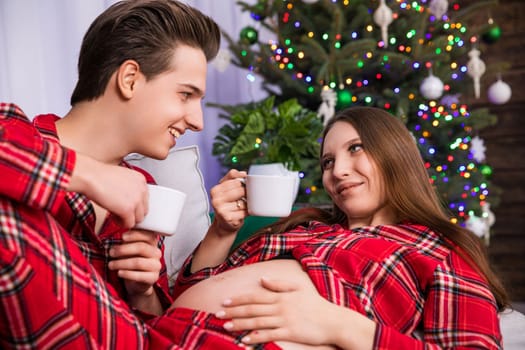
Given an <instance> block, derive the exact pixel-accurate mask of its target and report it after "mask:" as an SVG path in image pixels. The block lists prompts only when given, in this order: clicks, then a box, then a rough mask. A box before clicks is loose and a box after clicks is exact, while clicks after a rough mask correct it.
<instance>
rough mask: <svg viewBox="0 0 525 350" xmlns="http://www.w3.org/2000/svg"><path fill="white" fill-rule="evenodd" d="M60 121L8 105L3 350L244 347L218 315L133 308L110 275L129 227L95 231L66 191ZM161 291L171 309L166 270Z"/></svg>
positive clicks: (1, 164)
mask: <svg viewBox="0 0 525 350" xmlns="http://www.w3.org/2000/svg"><path fill="white" fill-rule="evenodd" d="M57 118H58V117H57V116H54V115H42V116H38V117H37V118H35V120H34V121H33V123H31V122H30V121H29V120H28V119H27V117H26V116H25V115H24V114H23V112H22V111H21V110H20V109H19V108H18V107H17V106H15V105H13V104H4V103H0V348H3V349H149V348H151V349H218V348H220V349H238V348H239V346H238V345H236V339H237V338H238V337H239V335H235V334H229V333H228V332H226V331H225V330H224V329H223V328H222V323H223V322H224V321H220V320H218V319H215V318H214V317H212V316H211V315H207V314H205V313H202V312H198V311H191V310H179V309H169V310H167V311H166V313H165V314H163V315H162V316H160V317H155V316H153V315H148V314H145V313H141V312H139V311H138V310H132V309H130V307H129V306H128V305H127V304H126V303H125V301H124V296H125V291H124V288H123V285H122V281H121V280H120V279H119V278H118V276H117V275H116V273H115V272H114V271H109V269H108V268H107V263H108V262H109V259H110V258H109V254H108V252H109V249H110V248H111V247H112V246H113V245H115V244H119V243H120V242H121V234H122V233H123V230H122V229H121V228H120V227H119V226H118V225H117V224H116V222H115V221H114V220H113V218H112V217H111V215H110V216H109V217H108V218H106V221H105V223H104V225H103V227H102V230H101V232H100V233H99V234H98V235H97V234H95V233H94V221H95V218H94V212H93V210H92V207H91V205H90V204H89V201H88V200H87V198H86V197H85V196H83V195H80V194H78V193H71V192H66V191H65V188H66V186H67V185H68V183H69V181H70V177H71V174H72V171H73V168H74V164H75V153H74V152H73V151H71V150H68V149H67V148H64V147H62V146H61V145H60V144H59V142H58V139H57V135H56V129H55V126H54V124H55V121H56V120H57ZM123 165H125V164H123ZM145 176H146V178H147V179H148V180H149V181H151V180H152V179H151V178H150V177H148V175H147V174H145ZM159 245H162V241H159ZM162 261H163V262H164V260H162ZM155 287H156V290H157V294H158V295H159V297H160V299H161V302H163V305H164V306H165V308H166V309H167V308H168V306H169V305H170V304H171V298H170V297H169V295H168V294H167V290H168V283H167V277H166V273H165V268H163V269H162V271H161V276H160V278H159V282H158V283H157V285H156V286H155ZM237 343H238V341H237ZM271 348H272V347H269V349H271Z"/></svg>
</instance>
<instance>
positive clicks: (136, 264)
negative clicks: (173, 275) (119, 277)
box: [108, 258, 162, 273]
mask: <svg viewBox="0 0 525 350" xmlns="http://www.w3.org/2000/svg"><path fill="white" fill-rule="evenodd" d="M108 268H109V269H110V270H134V271H153V272H155V273H159V271H160V270H161V268H162V264H161V263H160V260H158V259H149V258H129V259H116V260H111V261H110V262H109V263H108Z"/></svg>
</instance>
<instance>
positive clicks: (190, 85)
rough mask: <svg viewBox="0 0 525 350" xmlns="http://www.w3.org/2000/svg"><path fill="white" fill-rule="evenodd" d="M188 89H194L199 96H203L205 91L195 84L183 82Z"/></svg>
mask: <svg viewBox="0 0 525 350" xmlns="http://www.w3.org/2000/svg"><path fill="white" fill-rule="evenodd" d="M180 85H182V86H184V87H186V88H188V89H191V90H193V93H194V94H196V95H198V96H201V97H204V91H202V90H201V89H199V88H198V87H196V86H195V85H193V84H186V83H183V84H180Z"/></svg>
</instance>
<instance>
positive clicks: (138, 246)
mask: <svg viewBox="0 0 525 350" xmlns="http://www.w3.org/2000/svg"><path fill="white" fill-rule="evenodd" d="M109 255H110V256H111V257H112V258H115V259H120V258H126V257H143V258H148V259H153V260H160V258H161V257H162V252H161V251H160V249H159V248H158V247H157V246H156V245H151V244H149V243H146V242H131V243H124V244H120V245H115V246H114V247H112V248H111V250H110V251H109Z"/></svg>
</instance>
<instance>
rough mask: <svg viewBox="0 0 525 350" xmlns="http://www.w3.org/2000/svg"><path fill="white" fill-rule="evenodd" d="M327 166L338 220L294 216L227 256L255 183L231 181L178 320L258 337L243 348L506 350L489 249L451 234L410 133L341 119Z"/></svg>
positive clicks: (326, 142)
mask: <svg viewBox="0 0 525 350" xmlns="http://www.w3.org/2000/svg"><path fill="white" fill-rule="evenodd" d="M320 162H321V167H322V171H323V185H324V187H325V189H326V191H327V193H328V194H329V195H330V197H331V198H332V200H333V204H334V208H333V211H332V212H331V213H328V212H325V211H322V210H317V209H308V210H303V211H299V212H296V213H295V214H294V215H292V216H291V217H290V218H288V219H286V220H281V221H280V222H278V223H277V224H276V225H274V226H272V227H269V228H268V229H266V230H263V232H261V233H260V234H259V235H257V236H255V237H253V238H251V239H249V240H248V241H246V242H244V243H243V244H241V245H240V246H239V247H238V248H237V249H236V250H235V251H233V253H232V254H231V255H229V256H228V249H229V248H230V245H231V243H232V241H233V239H234V237H235V233H236V232H237V230H238V228H239V225H240V224H241V223H242V219H243V218H244V217H245V215H246V211H245V208H244V207H242V206H241V208H238V207H239V205H237V203H241V202H238V200H239V199H240V198H242V197H243V196H244V195H245V192H244V188H243V187H242V184H241V182H240V181H238V178H239V177H242V176H244V174H240V173H238V172H235V171H232V172H230V173H229V174H228V175H227V176H226V177H225V178H224V179H223V181H222V183H221V184H220V186H218V187H216V188H214V189H213V190H212V193H211V194H212V197H213V200H212V203H213V205H214V207H215V208H216V210H217V215H218V217H219V219H218V220H217V221H216V222H215V223H214V224H213V225H215V230H212V232H213V233H210V234H208V235H207V236H206V237H205V238H204V240H203V241H202V242H201V245H200V246H199V247H198V248H197V249H196V251H195V253H194V254H193V255H192V256H191V257H190V258H189V259H188V260H187V262H186V266H185V267H183V269H182V271H184V273H183V274H182V275H179V277H178V281H177V284H176V290H175V293H176V294H179V297H178V298H177V299H176V301H175V303H174V305H173V306H175V307H186V308H193V309H198V310H203V311H207V312H210V313H214V314H215V316H216V317H217V318H220V319H224V320H228V321H227V322H225V323H224V328H225V329H227V330H230V331H232V332H238V331H249V332H248V333H244V334H245V336H244V337H243V338H242V341H243V342H244V343H245V344H256V343H264V342H269V341H275V344H277V345H279V346H281V347H283V348H290V349H292V348H295V347H297V346H299V345H305V346H306V345H307V346H335V347H338V348H344V349H372V348H374V349H383V348H396V349H412V348H423V347H427V346H428V347H430V348H469V347H477V348H487V349H497V348H500V347H501V334H500V330H499V324H498V317H497V312H498V310H499V309H501V308H503V307H504V306H506V305H507V303H508V301H507V297H506V294H505V291H504V289H503V288H502V286H501V284H500V282H499V281H498V279H497V278H496V276H495V275H494V274H493V272H491V270H490V267H489V265H488V262H487V259H486V257H485V255H484V253H483V247H482V245H481V243H480V241H479V240H478V239H477V238H476V237H475V235H473V234H472V233H470V232H469V231H467V230H465V229H463V228H462V227H460V226H457V225H455V224H452V223H451V222H450V221H449V219H448V217H447V215H446V213H445V212H444V210H443V208H442V207H441V205H440V202H439V200H438V198H437V196H436V193H435V192H434V189H433V188H432V186H431V185H430V182H429V181H428V174H427V172H426V170H425V167H424V164H423V161H422V159H421V156H420V154H419V151H418V149H417V146H416V144H415V142H414V140H413V138H412V136H411V134H410V133H409V132H408V130H407V129H406V128H405V126H404V125H403V124H402V123H401V122H400V121H399V120H397V119H396V118H394V117H393V116H391V115H390V114H389V113H387V112H385V111H383V110H380V109H376V108H370V107H356V108H350V109H347V110H345V111H342V112H340V113H339V114H338V115H336V116H335V117H334V118H333V119H332V120H331V121H330V122H329V123H328V125H327V127H326V129H325V132H324V137H323V143H322V146H321V161H320ZM199 281H201V282H200V283H198V284H197V282H199ZM190 286H191V287H190ZM188 287H189V288H188ZM210 291H213V295H212V293H211V292H210ZM234 334H239V333H234ZM246 334H247V335H246ZM268 346H269V347H270V348H271V347H273V346H274V344H271V345H268Z"/></svg>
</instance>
